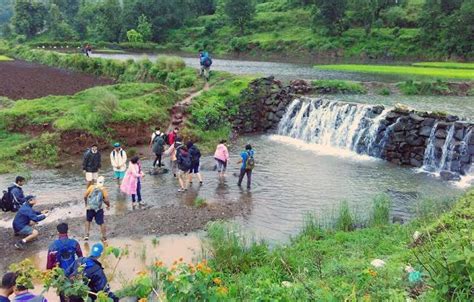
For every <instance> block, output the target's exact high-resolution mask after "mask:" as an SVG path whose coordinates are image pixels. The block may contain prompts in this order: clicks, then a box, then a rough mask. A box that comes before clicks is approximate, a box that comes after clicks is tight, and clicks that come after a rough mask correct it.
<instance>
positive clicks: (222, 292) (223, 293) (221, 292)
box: [217, 286, 229, 295]
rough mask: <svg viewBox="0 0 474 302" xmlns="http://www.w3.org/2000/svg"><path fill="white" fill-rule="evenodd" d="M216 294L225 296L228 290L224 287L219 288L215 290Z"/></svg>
mask: <svg viewBox="0 0 474 302" xmlns="http://www.w3.org/2000/svg"><path fill="white" fill-rule="evenodd" d="M217 292H218V293H219V294H221V295H227V293H228V292H229V290H228V289H227V287H225V286H219V288H217Z"/></svg>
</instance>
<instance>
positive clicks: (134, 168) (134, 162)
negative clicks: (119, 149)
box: [120, 156, 145, 209]
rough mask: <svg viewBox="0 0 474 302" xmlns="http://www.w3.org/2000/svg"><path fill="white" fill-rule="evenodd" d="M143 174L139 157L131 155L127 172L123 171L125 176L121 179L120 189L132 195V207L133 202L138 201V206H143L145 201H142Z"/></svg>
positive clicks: (133, 205)
mask: <svg viewBox="0 0 474 302" xmlns="http://www.w3.org/2000/svg"><path fill="white" fill-rule="evenodd" d="M144 176H145V174H143V172H142V166H141V163H140V158H139V157H138V156H134V157H132V159H131V160H130V163H129V164H128V169H127V173H125V178H124V179H123V182H122V185H121V186H120V190H121V191H122V192H123V193H125V194H127V195H131V196H132V207H133V209H135V203H136V202H138V205H139V206H144V205H145V203H144V202H143V201H142V194H141V190H142V185H141V179H142V178H143V177H144Z"/></svg>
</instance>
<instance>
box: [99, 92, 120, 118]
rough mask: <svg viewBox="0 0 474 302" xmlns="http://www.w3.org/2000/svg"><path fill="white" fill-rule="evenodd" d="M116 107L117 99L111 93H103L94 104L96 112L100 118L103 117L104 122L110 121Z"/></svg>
mask: <svg viewBox="0 0 474 302" xmlns="http://www.w3.org/2000/svg"><path fill="white" fill-rule="evenodd" d="M117 108H118V99H117V97H116V96H115V95H113V94H112V93H106V94H104V95H103V96H102V98H101V99H100V100H98V101H97V105H96V110H97V113H99V115H100V116H101V118H103V119H104V120H105V121H106V122H107V121H110V119H111V118H112V116H113V115H114V113H115V111H116V110H117Z"/></svg>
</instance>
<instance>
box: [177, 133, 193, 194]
mask: <svg viewBox="0 0 474 302" xmlns="http://www.w3.org/2000/svg"><path fill="white" fill-rule="evenodd" d="M175 145H176V146H175V148H176V159H177V163H178V181H179V186H180V188H179V189H178V192H184V191H186V190H187V187H188V180H189V177H188V173H189V170H191V167H192V161H191V155H190V154H189V151H188V148H187V147H186V145H184V144H183V143H182V142H181V139H180V138H178V139H176V143H175Z"/></svg>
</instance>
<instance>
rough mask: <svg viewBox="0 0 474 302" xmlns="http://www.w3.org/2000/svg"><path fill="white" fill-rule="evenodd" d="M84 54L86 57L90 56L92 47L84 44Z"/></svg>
mask: <svg viewBox="0 0 474 302" xmlns="http://www.w3.org/2000/svg"><path fill="white" fill-rule="evenodd" d="M84 53H85V54H86V56H87V57H90V56H91V54H92V46H91V45H90V44H86V46H84Z"/></svg>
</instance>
